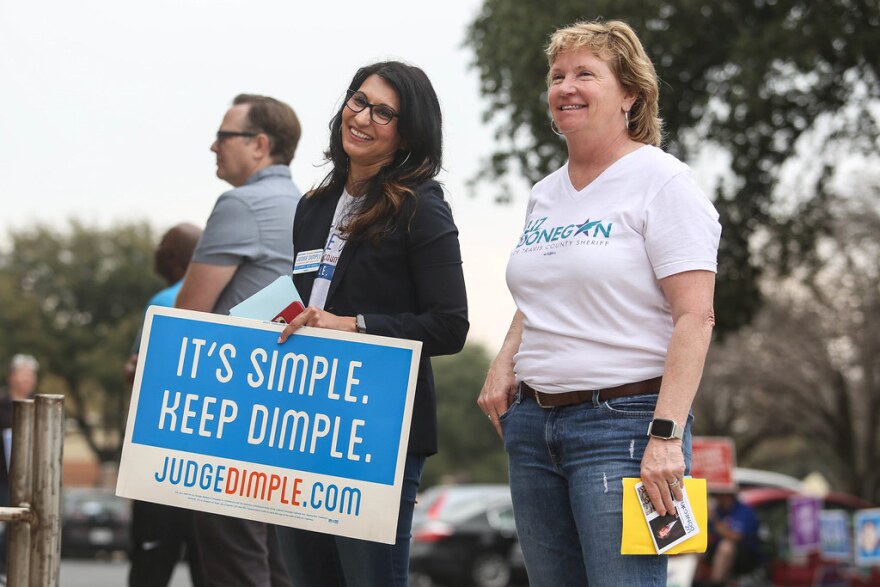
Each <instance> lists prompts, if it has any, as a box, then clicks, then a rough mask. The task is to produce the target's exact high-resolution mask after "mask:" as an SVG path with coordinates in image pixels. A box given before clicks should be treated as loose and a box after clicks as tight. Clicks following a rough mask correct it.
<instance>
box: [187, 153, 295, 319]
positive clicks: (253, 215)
mask: <svg viewBox="0 0 880 587" xmlns="http://www.w3.org/2000/svg"><path fill="white" fill-rule="evenodd" d="M301 196H302V194H301V193H300V191H299V189H297V187H296V185H294V183H293V180H292V179H291V177H290V168H289V167H287V166H286V165H271V166H269V167H266V168H264V169H261V170H260V171H258V172H256V173H255V174H253V175H252V176H250V178H248V180H247V182H245V184H244V185H242V186H239V187H237V188H235V189H233V190H230V191H228V192H226V193H224V194H223V195H221V196H220V197H219V198H218V199H217V203H216V204H215V205H214V210H213V211H212V212H211V216H210V217H209V218H208V223H207V225H206V226H205V231H204V232H203V233H202V237H201V238H200V239H199V244H198V245H197V246H196V250H195V253H193V261H195V262H197V263H206V264H208V265H225V266H230V265H237V266H238V269H237V270H236V271H235V275H233V276H232V279H231V280H230V281H229V283H228V284H227V285H226V288H225V289H224V290H223V292H222V293H221V294H220V297H219V298H218V299H217V303H216V304H215V305H214V313H215V314H228V313H229V308H231V307H232V306H234V305H236V304H238V303H239V302H241V301H242V300H244V299H246V298H249V297H250V296H252V295H253V294H254V293H256V292H257V291H259V290H261V289H262V288H264V287H266V286H267V285H269V284H270V283H271V282H272V281H274V280H275V279H276V278H277V277H278V276H279V275H285V274H287V273H289V272H290V268H291V263H292V260H293V233H292V231H293V215H294V213H295V212H296V205H297V203H298V202H299V199H300V197H301Z"/></svg>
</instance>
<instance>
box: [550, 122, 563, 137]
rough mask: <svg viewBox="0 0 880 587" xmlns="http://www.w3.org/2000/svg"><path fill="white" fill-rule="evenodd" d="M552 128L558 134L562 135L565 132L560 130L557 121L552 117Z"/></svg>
mask: <svg viewBox="0 0 880 587" xmlns="http://www.w3.org/2000/svg"><path fill="white" fill-rule="evenodd" d="M550 130H552V131H553V134H555V135H556V136H559V137H561V136H562V135H563V132H562V131H561V130H559V127H558V126H556V121H555V120H553V119H552V118H551V119H550Z"/></svg>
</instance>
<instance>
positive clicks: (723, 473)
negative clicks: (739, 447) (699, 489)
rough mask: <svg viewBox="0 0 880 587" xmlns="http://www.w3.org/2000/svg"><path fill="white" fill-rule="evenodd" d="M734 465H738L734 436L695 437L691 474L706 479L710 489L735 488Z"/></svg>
mask: <svg viewBox="0 0 880 587" xmlns="http://www.w3.org/2000/svg"><path fill="white" fill-rule="evenodd" d="M734 467H736V447H735V446H734V444H733V439H732V438H728V437H713V436H695V437H694V439H693V457H692V459H691V475H692V476H693V477H696V478H698V479H705V480H706V488H707V489H708V490H709V491H725V490H727V491H729V490H735V489H736V481H735V479H734V478H733V469H734Z"/></svg>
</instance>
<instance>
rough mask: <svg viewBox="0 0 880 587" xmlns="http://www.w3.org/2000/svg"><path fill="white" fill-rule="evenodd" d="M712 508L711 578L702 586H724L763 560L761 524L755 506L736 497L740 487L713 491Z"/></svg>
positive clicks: (710, 538) (709, 538)
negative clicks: (750, 505)
mask: <svg viewBox="0 0 880 587" xmlns="http://www.w3.org/2000/svg"><path fill="white" fill-rule="evenodd" d="M712 497H713V503H712V505H711V507H710V508H709V530H708V531H709V536H708V540H709V546H708V548H707V550H706V555H705V556H706V559H707V560H708V562H709V567H710V573H709V581H708V582H704V583H702V584H701V585H702V586H703V587H723V586H724V585H727V583H728V581H730V579H732V578H733V577H736V576H739V575H743V574H746V573H750V572H751V571H754V570H755V569H756V568H758V567H759V566H760V565H761V563H762V562H763V557H762V554H761V539H760V535H759V529H760V525H759V523H758V516H757V515H756V514H755V510H753V509H752V508H750V507H749V506H747V505H746V504H744V503H743V502H741V501H740V500H739V498H738V497H737V490H736V489H735V488H734V489H731V490H730V491H716V492H713V495H712Z"/></svg>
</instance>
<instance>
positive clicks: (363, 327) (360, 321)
mask: <svg viewBox="0 0 880 587" xmlns="http://www.w3.org/2000/svg"><path fill="white" fill-rule="evenodd" d="M354 324H355V328H357V331H358V333H359V334H366V333H367V323H366V322H365V321H364V315H363V314H358V315H357V316H355V318H354Z"/></svg>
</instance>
